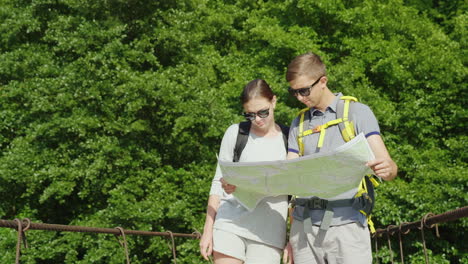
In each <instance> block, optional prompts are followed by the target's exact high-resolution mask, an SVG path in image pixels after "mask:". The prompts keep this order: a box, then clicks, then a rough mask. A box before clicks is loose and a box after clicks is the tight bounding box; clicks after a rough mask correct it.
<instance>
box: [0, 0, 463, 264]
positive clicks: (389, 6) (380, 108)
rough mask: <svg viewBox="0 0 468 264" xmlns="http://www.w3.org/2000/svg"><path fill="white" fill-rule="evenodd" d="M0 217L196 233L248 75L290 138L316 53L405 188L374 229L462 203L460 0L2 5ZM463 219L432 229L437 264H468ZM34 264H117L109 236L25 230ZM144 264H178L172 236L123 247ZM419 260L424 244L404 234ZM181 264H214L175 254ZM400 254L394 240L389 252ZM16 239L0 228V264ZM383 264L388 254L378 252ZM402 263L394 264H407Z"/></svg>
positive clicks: (388, 189)
mask: <svg viewBox="0 0 468 264" xmlns="http://www.w3.org/2000/svg"><path fill="white" fill-rule="evenodd" d="M0 6H1V8H0V18H1V21H2V23H0V94H1V96H0V150H1V151H0V195H1V196H2V197H5V198H4V199H3V200H2V202H1V203H0V217H1V218H2V219H13V218H16V217H18V218H23V217H28V218H31V220H32V221H38V222H46V223H57V224H72V225H84V226H95V227H112V226H121V227H123V228H124V229H139V230H154V231H165V230H171V231H172V232H182V233H191V232H193V231H194V230H196V229H198V230H201V227H202V226H203V220H204V211H205V204H206V200H207V196H208V190H209V186H210V181H211V178H212V175H213V173H214V168H215V162H216V153H217V151H218V148H219V143H220V141H221V138H222V136H223V133H224V130H225V129H226V128H227V127H228V126H229V125H230V124H232V123H234V122H239V121H240V120H241V118H240V115H239V113H240V112H241V105H240V103H239V100H238V95H239V92H240V90H241V88H242V87H243V86H244V85H245V84H246V83H247V82H248V81H250V80H252V79H254V78H263V79H266V80H267V82H268V83H270V85H271V86H272V87H273V90H274V91H275V93H276V94H277V95H278V96H279V105H278V107H277V113H276V114H277V117H278V119H279V121H280V122H283V123H286V124H288V123H289V122H290V120H292V118H293V117H294V116H295V113H296V112H297V110H298V109H299V108H300V107H302V106H301V105H300V104H299V103H298V102H296V100H294V99H292V98H289V97H288V95H287V92H286V89H285V88H286V87H287V83H286V81H285V78H284V73H285V68H286V66H287V64H288V63H289V61H290V60H291V59H292V58H293V57H294V56H295V55H298V54H301V53H304V52H306V51H315V52H317V53H319V54H320V55H322V57H323V59H324V60H325V62H326V64H327V65H328V71H329V78H330V88H331V89H332V90H334V91H342V92H343V93H345V94H349V95H353V96H356V97H358V98H359V99H360V100H361V101H363V102H364V103H366V104H368V105H369V106H370V107H371V108H372V109H373V110H374V112H375V114H376V115H377V117H378V119H379V121H380V125H381V129H382V132H383V136H384V139H385V142H386V144H387V146H388V148H389V150H390V152H391V155H392V157H393V158H394V159H395V160H396V161H397V163H398V165H399V168H400V172H399V178H398V179H396V180H395V181H393V182H386V183H384V184H382V185H381V187H379V188H378V205H377V208H376V212H375V219H376V222H377V225H378V227H384V226H386V225H388V224H396V223H400V222H403V221H414V220H416V219H420V218H421V217H422V216H423V215H424V214H426V213H427V212H433V213H436V214H437V213H442V212H445V211H448V210H452V209H455V208H458V207H462V206H464V205H466V203H467V200H468V196H467V194H466V193H467V182H466V179H467V174H466V161H467V157H466V154H465V151H464V147H465V142H466V140H467V137H466V135H465V133H464V131H465V123H466V120H467V111H466V109H465V107H464V106H465V105H466V96H464V95H465V94H466V73H467V69H466V67H465V66H466V57H467V56H466V50H467V49H466V43H467V41H466V37H467V31H466V28H467V27H466V24H467V22H466V21H467V19H466V18H467V8H466V4H465V3H464V1H422V0H420V1H417V0H411V1H402V0H387V1H384V0H380V1H370V0H365V1H341V0H323V1H307V0H297V1H244V0H241V1H218V0H184V1H164V0H163V1H122V0H110V1H76V0H62V1H50V0H29V1H28V0H21V1H8V0H2V1H1V5H0ZM466 226H467V221H466V219H462V220H459V221H457V222H453V223H447V224H444V225H443V226H441V238H435V237H434V235H433V234H432V233H431V232H428V231H427V232H426V239H427V245H428V247H429V253H430V258H431V261H432V262H434V263H468V262H467V260H466V254H467V253H466V252H467V251H466V246H464V244H463V241H464V239H463V238H464V236H465V233H466V232H465V230H466ZM27 234H28V240H29V242H30V245H31V248H30V249H27V250H23V252H24V255H23V257H22V261H24V263H121V262H122V261H123V259H124V255H123V251H122V249H121V248H119V245H118V244H117V243H116V241H115V239H114V238H112V237H111V236H105V235H96V234H81V233H53V232H45V231H44V232H42V231H30V232H28V233H27ZM127 239H128V242H129V247H130V253H131V261H132V263H170V262H171V259H172V255H171V251H170V249H169V247H168V241H167V239H164V238H149V237H135V236H128V237H127ZM404 239H405V242H404V245H405V248H404V252H405V254H406V255H407V257H406V260H407V261H409V262H411V263H424V256H423V253H422V250H421V249H422V244H421V241H420V239H419V234H418V233H416V232H412V233H410V234H409V235H407V236H404ZM176 242H177V250H178V258H179V262H181V263H202V260H201V258H200V257H199V253H198V242H197V241H196V240H190V239H177V241H176ZM393 242H394V243H395V245H393V246H392V248H393V249H394V251H395V249H396V248H398V247H397V244H396V239H393ZM15 243H16V236H15V232H14V231H12V230H6V229H2V230H0V252H2V253H3V252H4V254H0V261H1V262H2V263H3V262H5V263H11V262H13V259H14V245H15ZM379 255H380V257H382V260H383V262H390V257H389V251H388V250H385V249H383V250H380V253H379ZM395 259H396V258H395Z"/></svg>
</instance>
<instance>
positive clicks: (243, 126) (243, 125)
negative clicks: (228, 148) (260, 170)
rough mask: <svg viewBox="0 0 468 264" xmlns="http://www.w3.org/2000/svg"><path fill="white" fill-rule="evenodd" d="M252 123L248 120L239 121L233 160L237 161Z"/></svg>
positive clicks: (245, 143)
mask: <svg viewBox="0 0 468 264" xmlns="http://www.w3.org/2000/svg"><path fill="white" fill-rule="evenodd" d="M251 125H252V123H251V122H250V121H244V122H240V123H239V132H238V133H237V139H236V145H235V147H234V157H233V159H232V161H233V162H239V159H240V156H241V154H242V151H243V150H244V148H245V145H247V140H248V139H249V131H250V126H251Z"/></svg>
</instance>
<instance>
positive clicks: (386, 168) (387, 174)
mask: <svg viewBox="0 0 468 264" xmlns="http://www.w3.org/2000/svg"><path fill="white" fill-rule="evenodd" d="M366 165H367V166H369V167H370V168H371V169H372V170H373V171H374V174H375V175H376V176H379V177H380V178H382V179H384V180H386V181H389V180H393V178H395V176H396V174H397V170H398V169H397V166H396V164H395V162H393V161H392V160H391V159H375V160H371V161H369V162H367V164H366Z"/></svg>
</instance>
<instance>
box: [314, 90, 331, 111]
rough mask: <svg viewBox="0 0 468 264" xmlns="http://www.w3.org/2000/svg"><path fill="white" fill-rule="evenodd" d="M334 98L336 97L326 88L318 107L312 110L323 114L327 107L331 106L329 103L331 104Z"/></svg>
mask: <svg viewBox="0 0 468 264" xmlns="http://www.w3.org/2000/svg"><path fill="white" fill-rule="evenodd" d="M335 98H336V95H334V94H333V93H332V92H331V91H330V90H329V89H328V88H326V89H325V90H324V91H323V94H322V99H321V100H320V102H319V103H318V105H316V106H314V108H315V109H317V110H320V111H322V112H325V110H326V109H327V107H328V106H329V105H331V103H333V101H334V100H335Z"/></svg>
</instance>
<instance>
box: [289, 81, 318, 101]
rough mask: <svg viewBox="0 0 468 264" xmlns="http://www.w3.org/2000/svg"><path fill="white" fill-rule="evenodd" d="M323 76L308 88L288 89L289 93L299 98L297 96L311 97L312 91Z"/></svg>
mask: <svg viewBox="0 0 468 264" xmlns="http://www.w3.org/2000/svg"><path fill="white" fill-rule="evenodd" d="M322 77H323V76H320V77H319V78H318V79H317V80H316V81H315V82H314V83H313V84H311V85H309V86H307V87H306V88H300V89H293V88H291V87H288V92H289V94H290V95H292V96H295V97H297V94H300V95H301V96H309V95H310V90H311V89H312V87H314V85H316V84H317V83H318V82H319V81H320V79H322Z"/></svg>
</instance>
